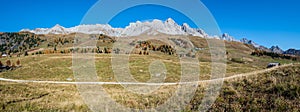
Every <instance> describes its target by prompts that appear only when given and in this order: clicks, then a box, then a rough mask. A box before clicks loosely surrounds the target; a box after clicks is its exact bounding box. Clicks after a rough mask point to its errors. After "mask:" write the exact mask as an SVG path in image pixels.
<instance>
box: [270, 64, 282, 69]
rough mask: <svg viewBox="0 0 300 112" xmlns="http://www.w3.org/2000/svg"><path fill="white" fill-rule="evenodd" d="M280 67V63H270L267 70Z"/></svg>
mask: <svg viewBox="0 0 300 112" xmlns="http://www.w3.org/2000/svg"><path fill="white" fill-rule="evenodd" d="M280 65H281V64H280V63H269V64H268V66H267V68H272V67H277V66H280Z"/></svg>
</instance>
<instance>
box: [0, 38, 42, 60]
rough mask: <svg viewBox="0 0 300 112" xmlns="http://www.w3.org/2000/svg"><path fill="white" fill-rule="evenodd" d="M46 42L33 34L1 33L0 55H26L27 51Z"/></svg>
mask: <svg viewBox="0 0 300 112" xmlns="http://www.w3.org/2000/svg"><path fill="white" fill-rule="evenodd" d="M44 41H45V40H44V39H41V38H40V36H38V35H35V34H33V33H0V53H1V56H3V55H5V56H11V55H13V54H17V55H21V54H25V53H26V52H27V50H30V49H33V48H36V47H38V46H40V45H41V43H42V42H44Z"/></svg>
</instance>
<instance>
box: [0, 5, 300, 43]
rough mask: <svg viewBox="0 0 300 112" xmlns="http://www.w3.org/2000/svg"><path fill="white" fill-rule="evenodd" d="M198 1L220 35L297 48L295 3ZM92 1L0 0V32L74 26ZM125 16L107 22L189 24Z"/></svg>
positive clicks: (164, 14)
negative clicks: (139, 21) (217, 27)
mask: <svg viewBox="0 0 300 112" xmlns="http://www.w3.org/2000/svg"><path fill="white" fill-rule="evenodd" d="M201 1H202V2H203V3H204V4H205V5H206V6H207V8H208V9H209V10H210V11H211V13H212V14H213V16H214V17H215V19H216V21H217V23H218V24H219V27H220V29H221V31H222V32H227V33H229V34H231V35H232V36H234V37H235V38H237V39H240V38H243V37H246V38H248V39H251V40H254V41H255V42H257V43H259V44H262V45H264V46H266V47H270V46H271V45H279V46H280V47H282V48H283V49H288V48H297V49H300V44H298V42H300V38H299V37H300V28H298V27H299V26H300V21H299V20H300V14H299V11H300V7H299V5H300V1H299V0H201ZM96 2H97V0H1V1H0V4H1V7H0V13H1V17H0V31H1V32H16V31H19V30H20V29H23V28H30V29H34V28H38V27H52V26H54V25H55V24H60V25H62V26H65V27H72V26H76V25H78V24H80V22H81V19H82V17H83V16H84V15H85V13H86V12H87V11H88V10H89V8H90V7H91V6H92V5H93V4H94V3H96ZM187 2H188V1H187ZM187 7H188V6H187ZM145 10H149V11H151V10H152V11H153V10H157V11H159V12H160V13H142V12H144V11H145ZM157 11H155V12H157ZM127 13H132V16H131V17H129V16H128V15H127V18H125V19H122V20H121V19H113V20H112V21H111V22H110V23H111V24H112V26H117V27H124V26H126V25H127V24H128V22H129V21H131V22H134V21H136V20H147V19H153V18H157V19H163V20H164V19H167V18H168V17H169V16H170V17H172V18H174V19H175V20H176V22H178V23H179V24H182V23H183V22H187V23H189V24H192V22H191V21H190V20H189V19H188V18H186V17H183V16H181V15H180V14H179V13H176V11H173V10H169V9H166V8H159V7H151V6H148V7H147V6H145V7H140V8H139V9H132V10H128V11H127ZM195 13H196V12H195ZM122 16H125V17H126V14H125V13H124V14H123V15H122V14H120V15H119V17H118V18H121V17H122ZM191 26H193V27H195V25H191Z"/></svg>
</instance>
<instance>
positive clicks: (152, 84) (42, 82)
mask: <svg viewBox="0 0 300 112" xmlns="http://www.w3.org/2000/svg"><path fill="white" fill-rule="evenodd" d="M293 65H294V64H285V65H282V66H278V67H273V68H269V69H264V70H258V71H254V72H250V73H243V74H237V75H233V76H229V77H225V78H218V79H211V80H202V81H195V82H175V83H142V82H64V81H36V80H14V79H6V78H0V81H6V82H16V83H41V84H70V85H77V84H79V85H120V84H123V85H148V86H159V85H160V86H162V85H178V84H197V83H198V84H199V83H210V82H215V81H224V80H230V79H235V78H239V77H244V76H250V75H255V74H261V73H266V72H270V71H273V70H276V69H278V68H284V67H288V66H293Z"/></svg>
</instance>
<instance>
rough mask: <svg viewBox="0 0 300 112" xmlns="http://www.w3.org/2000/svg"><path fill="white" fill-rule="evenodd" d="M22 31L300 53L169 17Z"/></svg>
mask: <svg viewBox="0 0 300 112" xmlns="http://www.w3.org/2000/svg"><path fill="white" fill-rule="evenodd" d="M20 32H31V33H34V34H70V33H84V34H105V35H108V36H114V37H128V36H139V35H142V34H147V35H157V34H160V33H162V34H167V35H191V36H199V37H202V38H216V39H221V40H226V41H239V42H242V43H245V44H250V45H253V46H254V47H256V48H257V49H260V50H264V51H267V52H274V53H279V54H290V55H300V50H296V49H289V50H287V51H283V50H282V49H281V48H279V47H278V46H272V47H271V48H267V47H264V46H262V45H259V44H257V43H255V42H254V41H252V40H248V39H246V38H242V39H241V40H236V39H234V37H232V36H230V35H229V34H228V33H224V34H222V35H219V36H211V35H208V34H207V33H205V31H204V30H202V29H199V28H191V27H190V26H189V25H188V24H187V23H183V24H182V25H179V24H177V23H176V22H175V21H174V20H173V19H172V18H168V19H167V20H165V21H162V20H158V19H154V20H153V21H146V22H140V21H137V22H135V23H130V24H129V25H128V26H127V27H125V28H113V27H112V26H110V25H109V24H95V25H78V26H75V27H70V28H65V27H63V26H61V25H59V24H57V25H55V26H54V27H52V28H36V29H34V30H30V29H22V30H21V31H20Z"/></svg>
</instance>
